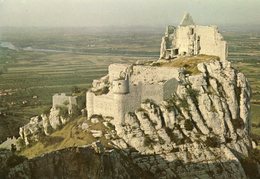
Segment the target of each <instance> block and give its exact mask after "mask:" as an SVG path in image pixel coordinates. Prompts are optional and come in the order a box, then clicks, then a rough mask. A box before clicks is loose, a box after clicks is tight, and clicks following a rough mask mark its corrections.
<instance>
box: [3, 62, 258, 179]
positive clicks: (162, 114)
mask: <svg viewBox="0 0 260 179" xmlns="http://www.w3.org/2000/svg"><path fill="white" fill-rule="evenodd" d="M167 63H169V62H167ZM158 68H159V67H158ZM197 69H198V72H196V73H189V72H187V71H186V70H185V69H184V68H180V69H179V79H178V80H179V85H178V88H177V91H173V95H172V97H171V98H170V99H169V100H167V101H163V102H162V103H160V104H156V103H155V102H154V101H152V100H149V99H148V100H146V101H144V102H143V103H142V104H141V108H139V109H136V110H135V112H132V113H128V114H126V116H125V121H124V123H121V124H119V123H117V122H115V121H114V119H113V118H109V117H105V116H104V117H103V119H102V120H94V119H95V118H92V119H91V120H90V121H91V122H93V123H101V124H102V125H103V124H104V126H106V127H107V128H106V131H102V132H101V135H104V136H105V137H106V139H107V140H108V141H109V146H110V148H111V150H108V149H107V150H105V149H103V148H102V147H101V146H100V145H99V147H98V149H95V147H94V148H93V147H92V148H91V147H80V148H70V149H64V150H61V151H56V152H52V153H50V154H46V155H43V156H41V157H38V158H34V159H31V160H29V161H28V160H26V161H25V162H23V163H22V164H19V165H17V166H14V167H13V168H12V169H10V172H9V175H8V176H9V177H11V178H12V177H17V176H18V175H22V174H23V176H27V177H28V178H41V176H42V177H43V178H44V177H47V178H55V177H58V178H146V177H147V178H153V177H154V178H194V177H197V178H234V179H235V178H250V177H251V178H254V177H259V176H260V175H259V171H260V170H259V168H260V167H259V164H258V163H257V161H256V160H253V161H250V162H248V159H251V158H252V151H253V147H252V141H251V139H250V136H249V133H250V119H249V113H250V103H249V102H250V94H251V93H250V87H249V84H248V82H247V80H246V78H245V76H244V75H243V74H242V73H240V72H238V71H237V70H236V69H234V68H232V66H231V64H230V63H229V62H227V61H219V60H216V59H215V60H208V61H205V62H202V63H198V64H197ZM85 124H86V123H83V125H85ZM83 128H84V131H85V132H89V133H91V129H90V128H89V127H83V126H82V129H83ZM88 130H89V131H88ZM96 132H98V131H96ZM93 136H94V135H93ZM94 137H95V138H97V140H98V139H99V138H100V136H94ZM96 145H97V144H96ZM248 164H250V165H248ZM248 166H249V167H248ZM250 166H252V167H251V168H253V172H254V173H252V172H249V171H250ZM248 168H249V169H248ZM44 173H45V174H44ZM141 174H143V175H141Z"/></svg>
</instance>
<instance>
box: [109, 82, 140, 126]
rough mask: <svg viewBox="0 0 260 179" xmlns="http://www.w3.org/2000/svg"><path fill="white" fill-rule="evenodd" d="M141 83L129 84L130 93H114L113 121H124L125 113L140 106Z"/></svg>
mask: <svg viewBox="0 0 260 179" xmlns="http://www.w3.org/2000/svg"><path fill="white" fill-rule="evenodd" d="M141 90H142V89H141V84H139V85H137V86H130V93H128V94H126V95H121V94H114V99H115V121H116V122H117V123H124V117H125V114H126V113H128V112H134V111H135V110H136V109H138V108H140V107H141Z"/></svg>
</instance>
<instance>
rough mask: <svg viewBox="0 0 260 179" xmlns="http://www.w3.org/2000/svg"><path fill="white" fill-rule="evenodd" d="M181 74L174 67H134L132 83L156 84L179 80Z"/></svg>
mask: <svg viewBox="0 0 260 179" xmlns="http://www.w3.org/2000/svg"><path fill="white" fill-rule="evenodd" d="M178 77H179V72H178V70H177V69H176V70H175V68H173V67H159V68H158V67H153V66H134V67H133V75H132V76H131V78H130V81H131V82H132V83H133V84H138V82H142V83H144V84H149V83H150V84H153V83H154V84H156V83H158V82H163V81H166V80H169V79H171V78H178Z"/></svg>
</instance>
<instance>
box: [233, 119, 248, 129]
mask: <svg viewBox="0 0 260 179" xmlns="http://www.w3.org/2000/svg"><path fill="white" fill-rule="evenodd" d="M232 124H233V126H234V127H235V129H243V128H244V127H245V125H244V121H243V119H241V118H238V119H233V120H232Z"/></svg>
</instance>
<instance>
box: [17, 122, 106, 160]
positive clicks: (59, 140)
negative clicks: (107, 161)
mask: <svg viewBox="0 0 260 179" xmlns="http://www.w3.org/2000/svg"><path fill="white" fill-rule="evenodd" d="M83 121H85V122H87V123H88V125H89V129H91V130H101V131H103V133H104V132H105V131H106V130H108V129H106V127H105V126H104V125H103V124H102V123H97V124H92V123H91V122H90V121H89V120H88V121H87V120H86V118H83V117H79V118H76V119H74V120H72V121H70V122H69V123H68V124H66V125H65V126H64V127H63V128H62V129H60V130H58V131H55V132H54V133H52V134H51V135H50V136H46V137H44V138H42V139H40V141H39V142H36V143H35V144H33V145H32V146H30V147H28V148H25V149H23V150H22V151H21V152H20V153H19V154H20V155H24V156H26V157H28V158H33V157H36V156H39V155H42V154H44V153H48V152H51V151H55V150H59V149H63V148H67V147H74V146H83V145H87V144H91V143H92V142H94V141H96V139H95V138H94V137H93V136H92V134H91V133H90V132H84V131H82V130H81V129H79V127H80V125H81V124H82V122H83ZM99 140H100V141H101V142H102V144H103V145H104V146H107V147H108V141H107V140H106V139H105V137H104V136H103V137H101V138H100V139H99Z"/></svg>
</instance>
